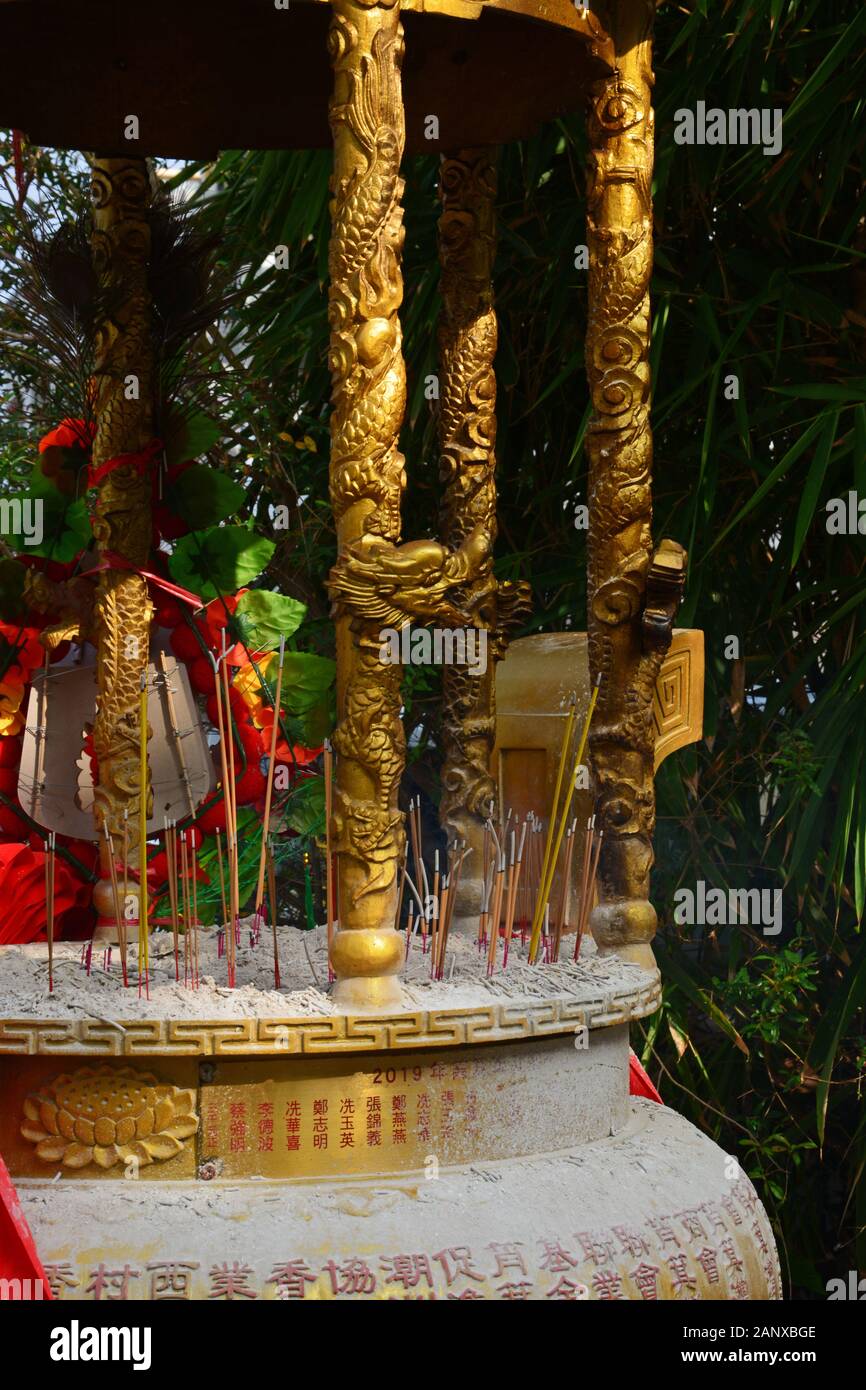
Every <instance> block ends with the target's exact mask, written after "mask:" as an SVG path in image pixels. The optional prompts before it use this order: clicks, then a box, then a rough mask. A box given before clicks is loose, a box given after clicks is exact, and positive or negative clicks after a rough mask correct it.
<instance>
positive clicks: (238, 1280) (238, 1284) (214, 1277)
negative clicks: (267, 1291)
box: [208, 1260, 258, 1300]
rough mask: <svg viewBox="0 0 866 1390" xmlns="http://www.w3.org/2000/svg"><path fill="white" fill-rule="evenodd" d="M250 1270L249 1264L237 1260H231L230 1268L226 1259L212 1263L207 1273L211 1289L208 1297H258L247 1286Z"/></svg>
mask: <svg viewBox="0 0 866 1390" xmlns="http://www.w3.org/2000/svg"><path fill="white" fill-rule="evenodd" d="M252 1272H253V1271H252V1270H251V1269H250V1267H249V1265H242V1264H240V1263H239V1262H238V1261H237V1260H233V1261H232V1264H231V1268H229V1265H228V1264H227V1262H226V1261H223V1263H222V1264H221V1265H213V1267H212V1268H211V1271H210V1274H209V1275H208V1278H209V1279H210V1283H211V1290H212V1292H211V1293H209V1294H208V1298H225V1299H226V1300H228V1299H234V1298H258V1294H257V1293H256V1292H255V1291H254V1290H253V1289H251V1288H249V1287H248V1286H247V1280H248V1279H249V1277H250V1275H251V1274H252Z"/></svg>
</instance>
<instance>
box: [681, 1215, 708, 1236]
mask: <svg viewBox="0 0 866 1390" xmlns="http://www.w3.org/2000/svg"><path fill="white" fill-rule="evenodd" d="M676 1215H677V1217H678V1218H679V1220H680V1221H681V1222H682V1224H683V1225H684V1226H685V1228H686V1231H687V1233H688V1237H689V1240H706V1238H707V1233H706V1231H705V1230H704V1225H703V1222H702V1221H701V1218H700V1216H699V1215H698V1213H697V1211H695V1210H691V1209H690V1210H687V1211H678V1212H677V1213H676Z"/></svg>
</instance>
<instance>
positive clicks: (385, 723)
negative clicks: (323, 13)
mask: <svg viewBox="0 0 866 1390" xmlns="http://www.w3.org/2000/svg"><path fill="white" fill-rule="evenodd" d="M332 11H333V14H332V19H331V29H330V34H329V40H328V44H329V51H330V56H331V63H332V66H333V74H334V85H333V93H332V98H331V106H330V119H331V130H332V133H333V138H334V172H333V177H332V182H331V193H332V201H331V219H332V231H331V244H330V251H329V259H328V268H329V273H330V287H329V301H328V302H329V321H330V327H331V340H330V354H329V363H330V368H331V380H332V383H333V385H332V393H331V400H332V407H333V408H332V415H331V462H330V492H331V504H332V506H333V509H334V516H335V519H336V525H337V565H338V566H340V565H341V563H343V562H345V560H346V556H347V552H348V550H349V547H351V546H354V545H358V544H364V543H369V542H370V541H373V542H374V543H375V541H377V540H381V541H383V542H386V543H391V544H394V543H396V542H399V540H400V525H401V519H400V502H401V497H402V493H403V488H404V486H405V473H404V469H403V462H404V460H403V455H402V454H401V453H400V450H399V449H398V447H397V440H398V435H399V432H400V427H401V425H402V423H403V413H404V409H405V404H406V371H405V366H404V362H403V353H402V335H401V330H400V319H399V315H398V311H399V307H400V304H401V301H402V298H403V279H402V274H401V269H400V255H401V251H402V246H403V236H404V233H403V214H402V207H401V201H400V200H401V197H402V193H403V181H402V179H401V178H400V172H399V171H400V161H401V158H402V155H403V146H404V141H405V125H404V115H403V99H402V90H401V83H400V68H401V64H402V58H403V26H402V25H401V23H400V9H399V3H397V2H396V0H395V3H391V4H388V3H382V4H372V5H370V4H364V3H360V0H333V3H332ZM335 621H336V642H337V714H338V723H337V729H336V732H335V735H334V750H335V753H336V774H335V795H334V809H333V817H332V824H331V832H332V841H333V845H334V849H335V852H336V856H337V886H338V911H339V924H340V929H339V931H338V932H337V934H336V937H335V939H334V945H333V949H332V965H333V968H334V971H335V974H336V976H337V983H336V986H335V996H336V997H337V998H338V999H340V1000H341V1001H342V1002H344V1003H347V1004H351V1005H353V1006H356V1007H358V1006H361V1007H362V1006H365V1005H367V1006H371V1007H375V1006H378V1005H385V1004H387V1003H389V1002H396V1001H398V1000H399V998H400V986H399V983H398V981H397V980H396V978H395V977H396V974H397V972H398V971H399V969H400V965H401V962H402V956H403V946H402V939H401V937H400V935H399V934H398V932H397V931H396V930H395V929H394V919H395V915H396V910H397V894H398V866H399V862H400V859H401V856H402V853H403V846H404V834H405V832H404V829H403V822H402V816H401V813H400V809H399V806H398V801H397V796H398V791H399V784H400V776H401V774H402V771H403V765H404V761H405V738H404V733H403V726H402V723H401V721H400V708H401V695H400V683H401V667H400V666H399V665H398V664H392V665H389V664H385V663H383V662H382V661H381V660H380V648H381V637H380V632H381V629H382V627H383V621H382V619H381V618H375V617H372V618H368V617H364V616H358V615H357V614H354V615H353V614H352V612H351V611H350V609H349V607H348V605H346V604H345V603H340V602H335Z"/></svg>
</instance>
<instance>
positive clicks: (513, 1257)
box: [487, 1240, 529, 1279]
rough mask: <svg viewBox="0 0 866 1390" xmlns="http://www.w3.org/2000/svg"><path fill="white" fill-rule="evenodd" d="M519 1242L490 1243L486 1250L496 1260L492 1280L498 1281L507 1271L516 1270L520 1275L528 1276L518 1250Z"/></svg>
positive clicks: (521, 1242)
mask: <svg viewBox="0 0 866 1390" xmlns="http://www.w3.org/2000/svg"><path fill="white" fill-rule="evenodd" d="M522 1244H523V1241H521V1240H508V1241H498V1240H494V1241H491V1242H490V1244H489V1245H488V1247H487V1249H488V1250H490V1251H492V1252H493V1256H494V1258H495V1260H496V1268H495V1270H494V1271H493V1276H492V1277H493V1278H494V1279H498V1278H499V1276H500V1275H501V1274H505V1273H506V1272H507V1271H508V1270H509V1269H517V1270H519V1271H520V1273H521V1274H528V1273H529V1270H528V1269H527V1268H526V1262H525V1261H524V1258H523V1256H522V1255H521V1253H520V1250H519V1249H518V1246H520V1245H522Z"/></svg>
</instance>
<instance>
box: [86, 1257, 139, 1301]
mask: <svg viewBox="0 0 866 1390" xmlns="http://www.w3.org/2000/svg"><path fill="white" fill-rule="evenodd" d="M140 1273H141V1271H140V1270H138V1269H132V1268H131V1267H130V1266H129V1265H124V1266H123V1267H122V1269H106V1268H105V1265H103V1264H100V1265H97V1267H96V1269H92V1270H91V1271H90V1283H89V1284H88V1286H87V1288H86V1289H85V1290H84V1292H85V1293H92V1294H93V1297H94V1299H99V1300H101V1299H102V1297H103V1295H104V1296H105V1301H106V1302H107V1303H112V1302H116V1301H117V1300H119V1299H124V1300H125V1299H128V1298H129V1281H130V1279H137V1278H138V1277H139V1275H140ZM111 1290H114V1292H113V1293H112V1292H111Z"/></svg>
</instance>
